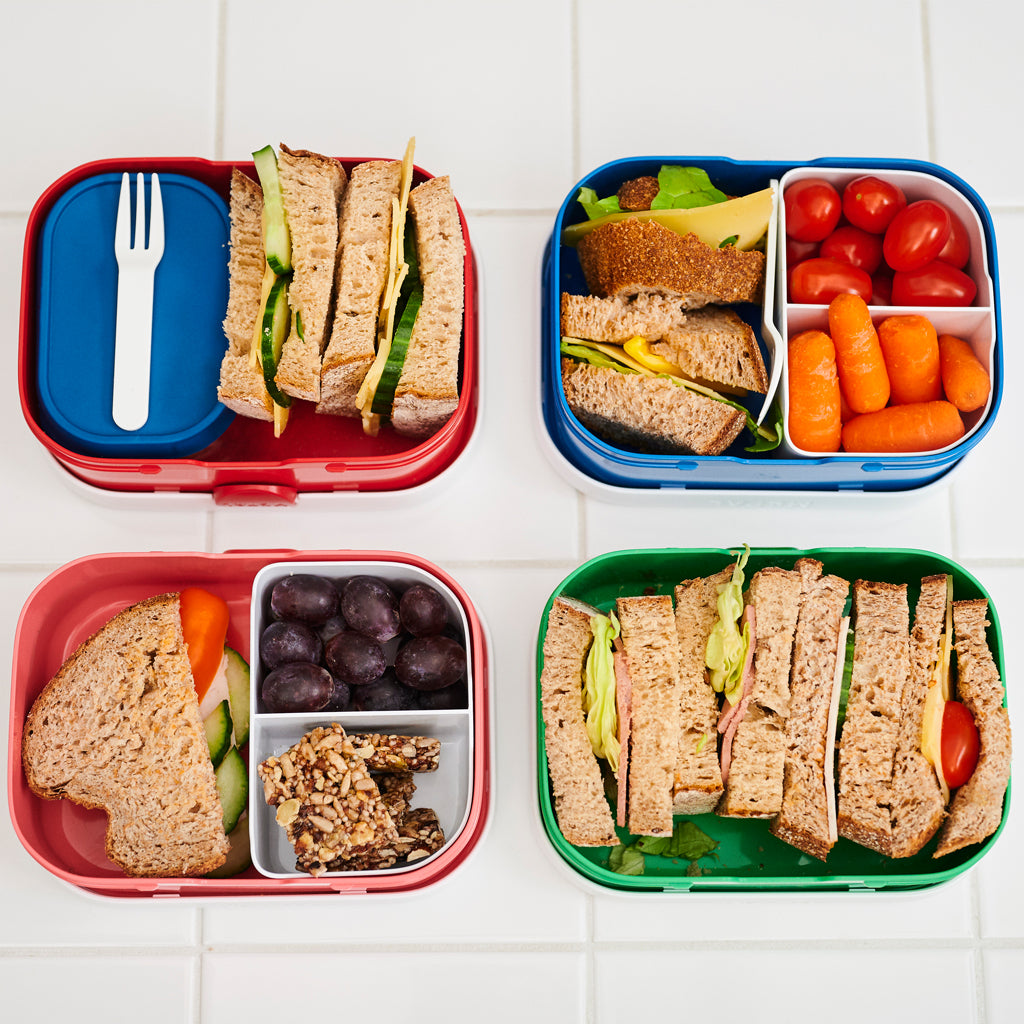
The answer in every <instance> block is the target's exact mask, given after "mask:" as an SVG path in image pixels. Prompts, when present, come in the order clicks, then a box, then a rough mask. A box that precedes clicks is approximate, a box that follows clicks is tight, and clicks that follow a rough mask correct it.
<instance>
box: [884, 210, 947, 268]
mask: <svg viewBox="0 0 1024 1024" xmlns="http://www.w3.org/2000/svg"><path fill="white" fill-rule="evenodd" d="M951 228H952V225H951V223H950V219H949V211H948V210H947V209H946V208H945V207H944V206H943V205H942V204H941V203H937V202H935V200H933V199H920V200H918V201H917V202H916V203H911V204H910V205H909V206H908V207H907V208H906V209H905V210H901V211H900V212H899V213H898V214H896V216H895V217H893V220H892V223H891V224H890V225H889V227H888V229H887V230H886V232H885V241H884V242H883V243H882V251H883V253H884V254H885V262H886V263H888V264H889V266H890V267H892V269H893V270H917V269H918V267H923V266H924V265H925V264H926V263H931V261H932V260H933V259H935V257H936V256H938V255H939V253H940V252H942V248H943V246H944V245H945V244H946V241H947V239H948V238H949V233H950V230H951Z"/></svg>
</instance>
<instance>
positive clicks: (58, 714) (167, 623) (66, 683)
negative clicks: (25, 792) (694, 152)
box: [22, 594, 228, 878]
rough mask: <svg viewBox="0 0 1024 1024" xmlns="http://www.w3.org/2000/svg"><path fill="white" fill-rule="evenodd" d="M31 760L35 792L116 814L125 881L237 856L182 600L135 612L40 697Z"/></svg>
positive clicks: (103, 633) (93, 642) (114, 852)
mask: <svg viewBox="0 0 1024 1024" xmlns="http://www.w3.org/2000/svg"><path fill="white" fill-rule="evenodd" d="M22 764H23V766H24V770H25V777H26V779H27V780H28V784H29V786H30V788H31V789H32V792H33V793H35V794H36V795H37V796H40V797H43V798H45V799H48V800H58V799H61V798H63V797H66V798H68V799H69V800H72V801H74V802H75V803H77V804H80V805H81V806H83V807H90V808H100V809H102V810H104V811H106V813H107V816H108V823H107V834H106V852H107V856H108V857H109V858H110V859H111V860H112V861H113V862H114V863H115V864H117V865H119V866H120V867H121V868H122V869H123V870H124V871H125V872H126V873H127V874H129V875H135V876H154V877H167V878H173V877H180V876H184V875H203V874H206V873H207V872H209V871H212V870H213V869H214V868H216V867H219V866H220V865H221V864H222V863H223V862H224V859H225V856H226V854H227V851H228V840H227V837H226V836H225V835H224V829H223V824H222V822H223V812H222V810H221V803H220V798H219V797H218V795H217V786H216V782H215V779H214V773H213V765H212V763H211V762H210V751H209V748H208V747H207V743H206V735H205V733H204V731H203V723H202V721H201V720H200V717H199V702H198V699H197V698H196V692H195V686H194V684H193V681H192V671H191V669H190V668H189V662H188V652H187V648H186V646H185V640H184V637H183V636H182V632H181V621H180V616H179V611H178V595H177V594H164V595H161V596H159V597H153V598H150V599H149V600H147V601H143V602H141V603H139V604H136V605H133V606H132V607H130V608H127V609H125V610H124V611H122V612H120V613H119V614H118V615H116V616H115V617H114V618H113V619H111V620H110V621H109V622H108V623H107V624H106V625H105V626H103V627H102V628H101V629H100V630H99V631H98V632H97V633H95V634H94V635H93V636H92V637H90V638H89V639H88V640H86V641H85V642H84V643H83V644H82V645H81V646H80V647H79V648H78V649H77V650H76V651H75V653H74V654H72V655H71V657H70V658H68V660H67V661H66V662H65V663H64V664H63V666H61V669H60V671H59V672H58V673H57V675H56V676H54V678H53V679H52V680H50V682H49V683H47V685H46V687H45V688H44V689H43V691H42V693H40V695H39V696H38V697H37V698H36V700H35V703H34V704H33V705H32V709H31V710H30V711H29V714H28V717H27V719H26V721H25V730H24V736H23V739H22Z"/></svg>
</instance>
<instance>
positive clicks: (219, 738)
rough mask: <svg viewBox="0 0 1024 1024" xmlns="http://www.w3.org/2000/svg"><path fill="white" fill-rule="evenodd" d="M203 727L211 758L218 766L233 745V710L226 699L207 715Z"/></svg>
mask: <svg viewBox="0 0 1024 1024" xmlns="http://www.w3.org/2000/svg"><path fill="white" fill-rule="evenodd" d="M203 728H204V729H205V730H206V745H207V746H208V747H209V748H210V760H211V761H212V762H213V767H214V768H216V767H217V765H219V764H220V763H221V761H223V760H224V755H225V754H226V753H227V752H228V748H229V747H230V746H231V711H230V710H229V708H228V702H227V701H226V700H222V701H221V702H220V703H219V704H218V705H217V706H216V707H215V708H214V709H213V710H212V711H211V712H210V714H209V715H207V717H206V720H205V721H204V722H203Z"/></svg>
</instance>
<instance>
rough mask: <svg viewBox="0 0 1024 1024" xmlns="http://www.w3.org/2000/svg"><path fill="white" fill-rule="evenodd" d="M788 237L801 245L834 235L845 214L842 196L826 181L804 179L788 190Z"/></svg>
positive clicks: (821, 179) (786, 199)
mask: <svg viewBox="0 0 1024 1024" xmlns="http://www.w3.org/2000/svg"><path fill="white" fill-rule="evenodd" d="M784 202H785V204H786V234H787V235H789V236H790V238H795V239H796V240H797V241H798V242H820V241H821V240H822V239H823V238H825V237H826V236H827V235H830V234H832V232H833V231H834V230H835V227H836V225H837V224H838V223H839V215H840V214H841V213H842V212H843V202H842V200H841V199H840V198H839V193H838V192H837V191H836V190H835V189H834V188H833V187H832V185H830V184H829V183H828V182H827V181H825V179H824V178H803V179H802V180H800V181H796V182H794V183H793V184H792V185H790V186H789V188H787V189H786V195H785V200H784Z"/></svg>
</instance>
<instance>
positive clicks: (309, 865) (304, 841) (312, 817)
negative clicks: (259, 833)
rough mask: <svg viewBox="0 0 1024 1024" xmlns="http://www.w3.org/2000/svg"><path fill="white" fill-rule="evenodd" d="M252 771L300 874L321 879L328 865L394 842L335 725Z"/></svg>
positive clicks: (360, 765)
mask: <svg viewBox="0 0 1024 1024" xmlns="http://www.w3.org/2000/svg"><path fill="white" fill-rule="evenodd" d="M257 772H258V774H259V777H260V779H261V781H262V782H263V795H264V797H265V798H266V801H267V803H268V804H270V805H271V806H275V805H276V807H277V821H278V823H279V824H280V825H282V826H283V827H284V829H285V833H286V834H287V836H288V839H289V841H290V842H291V844H292V845H293V846H294V848H295V855H296V867H297V868H298V869H299V870H300V871H308V872H309V873H310V874H311V875H314V876H315V875H320V874H323V872H324V871H326V870H327V867H326V865H328V864H330V863H331V862H332V861H336V860H341V861H349V860H352V859H354V858H358V857H361V856H362V855H364V854H366V853H368V852H369V851H371V850H374V849H377V848H382V847H385V846H387V845H388V844H390V843H393V842H394V841H395V840H396V839H397V838H398V830H397V829H396V827H395V823H394V821H393V819H392V817H391V815H390V814H389V813H388V810H387V807H386V805H385V804H384V802H383V801H382V800H381V796H380V790H379V789H378V788H377V783H376V782H374V780H373V778H372V777H371V775H370V772H369V768H368V765H367V762H366V761H364V760H363V758H362V757H361V756H360V755H358V754H357V753H356V749H355V745H354V744H353V742H352V739H351V738H350V737H349V736H347V735H346V734H345V730H344V729H343V728H342V727H341V726H340V725H338V724H336V723H335V724H332V725H330V726H326V727H318V728H316V729H313V730H312V731H311V732H309V733H307V734H306V735H305V736H303V737H302V738H301V739H300V740H299V741H298V743H296V744H295V745H294V746H293V747H289V749H288V750H286V751H285V752H284V753H282V754H280V755H278V756H275V757H268V758H267V759H266V760H265V761H263V762H262V763H261V764H260V765H259V766H258V767H257Z"/></svg>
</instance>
